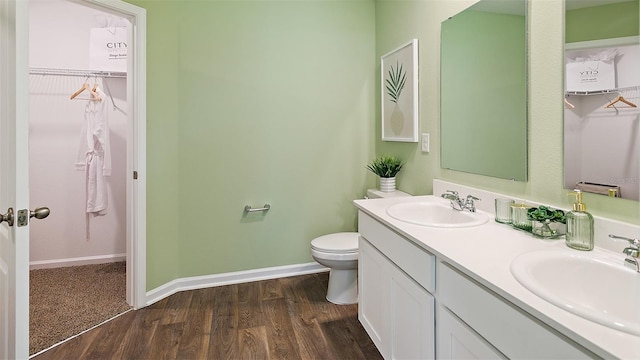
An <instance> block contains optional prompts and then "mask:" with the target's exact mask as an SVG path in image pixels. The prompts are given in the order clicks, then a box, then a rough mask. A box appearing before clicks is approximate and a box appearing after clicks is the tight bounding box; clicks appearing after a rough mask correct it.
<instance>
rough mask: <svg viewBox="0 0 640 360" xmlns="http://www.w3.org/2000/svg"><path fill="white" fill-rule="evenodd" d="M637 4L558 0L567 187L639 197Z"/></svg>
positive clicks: (615, 0)
mask: <svg viewBox="0 0 640 360" xmlns="http://www.w3.org/2000/svg"><path fill="white" fill-rule="evenodd" d="M638 3H639V1H638V0H633V1H628V0H626V1H621V0H593V1H584V0H580V1H575V0H567V1H566V13H565V42H566V44H565V81H564V84H565V98H564V108H565V111H564V182H565V183H564V186H565V188H567V189H576V188H577V189H581V190H583V191H585V192H591V193H596V194H602V195H606V196H612V197H622V198H626V199H633V200H636V201H637V200H639V199H640V195H639V192H640V191H639V190H640V169H639V167H640V166H639V165H640V121H639V113H640V111H639V108H638V105H640V67H638V64H640V41H639V37H638V35H639V32H638V31H639V26H638V24H639V22H638Z"/></svg>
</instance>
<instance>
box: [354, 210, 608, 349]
mask: <svg viewBox="0 0 640 360" xmlns="http://www.w3.org/2000/svg"><path fill="white" fill-rule="evenodd" d="M358 220H359V227H358V231H359V232H360V235H361V237H360V240H359V246H360V248H359V252H360V256H359V263H358V276H359V279H358V290H359V306H358V319H359V320H360V322H361V323H362V325H363V327H364V328H365V330H366V331H367V333H368V334H369V336H370V337H371V339H372V340H373V342H374V343H375V345H376V346H377V348H378V350H379V351H380V353H381V354H382V355H383V357H384V358H385V359H432V358H437V359H461V358H466V359H474V358H476V359H487V358H491V359H500V358H502V359H506V358H509V359H521V358H529V359H533V358H535V359H585V358H597V356H596V355H595V354H593V353H591V352H589V351H588V350H587V349H585V348H584V347H582V346H581V345H579V344H578V343H576V342H574V341H573V340H571V339H569V338H568V337H567V336H565V335H563V334H562V333H560V332H559V331H557V330H555V329H553V328H552V327H550V326H549V325H547V324H544V323H543V322H542V321H540V320H538V319H536V318H535V317H533V316H531V315H530V314H528V313H527V312H525V311H523V310H522V309H521V308H519V307H517V306H516V305H514V304H513V303H512V302H509V301H507V300H505V299H504V298H503V297H501V296H499V295H498V294H496V293H495V292H493V291H492V290H490V289H489V288H487V287H485V286H483V285H482V284H480V283H479V282H477V281H476V280H474V279H472V277H470V276H468V275H467V274H465V273H462V272H461V271H460V270H458V269H457V268H456V266H453V265H450V264H448V263H446V262H445V261H448V260H443V259H436V256H435V255H433V254H432V253H430V252H429V251H427V249H425V248H423V247H421V246H418V245H416V244H415V243H414V242H412V241H410V240H408V238H406V237H404V236H402V235H401V234H399V233H397V232H395V231H394V230H391V228H389V227H387V226H386V225H384V224H383V223H382V222H380V221H377V220H375V219H374V218H373V217H371V216H369V215H367V214H366V213H364V212H362V211H360V212H359V215H358ZM451 241H455V239H452V240H451ZM434 251H438V250H437V249H434ZM436 288H437V290H436Z"/></svg>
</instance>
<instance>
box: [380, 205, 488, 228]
mask: <svg viewBox="0 0 640 360" xmlns="http://www.w3.org/2000/svg"><path fill="white" fill-rule="evenodd" d="M387 214H389V216H391V217H392V218H394V219H397V220H400V221H404V222H408V223H411V224H417V225H424V226H433V227H445V228H458V227H470V226H478V225H482V224H484V223H486V222H487V221H488V220H489V217H488V216H486V215H485V214H480V213H472V212H468V211H457V210H453V209H452V208H451V207H450V206H448V205H443V204H438V203H434V202H426V201H424V202H410V203H401V204H396V205H392V206H390V207H389V208H387Z"/></svg>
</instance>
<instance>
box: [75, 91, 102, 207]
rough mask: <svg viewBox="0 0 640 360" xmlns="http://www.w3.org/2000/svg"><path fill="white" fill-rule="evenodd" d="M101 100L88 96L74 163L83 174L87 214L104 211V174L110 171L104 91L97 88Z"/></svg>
mask: <svg viewBox="0 0 640 360" xmlns="http://www.w3.org/2000/svg"><path fill="white" fill-rule="evenodd" d="M97 92H98V95H100V97H101V98H102V100H101V101H93V100H90V101H88V102H87V106H86V107H85V111H84V118H85V121H84V123H83V126H82V133H81V136H80V148H79V149H78V159H77V161H76V167H77V168H78V169H84V171H85V175H86V188H85V192H86V200H87V206H86V211H87V214H93V215H105V214H106V213H107V205H108V201H107V200H108V194H107V179H106V178H105V177H106V176H110V175H111V146H110V144H109V123H108V119H107V102H106V101H105V100H104V99H105V98H106V94H105V93H104V92H102V90H100V89H97Z"/></svg>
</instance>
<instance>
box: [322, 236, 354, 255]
mask: <svg viewBox="0 0 640 360" xmlns="http://www.w3.org/2000/svg"><path fill="white" fill-rule="evenodd" d="M359 236H360V234H358V233H357V232H342V233H335V234H329V235H324V236H320V237H317V238H315V239H313V240H311V248H312V249H314V250H318V251H324V252H328V253H341V254H343V253H352V252H357V251H358V237H359Z"/></svg>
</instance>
